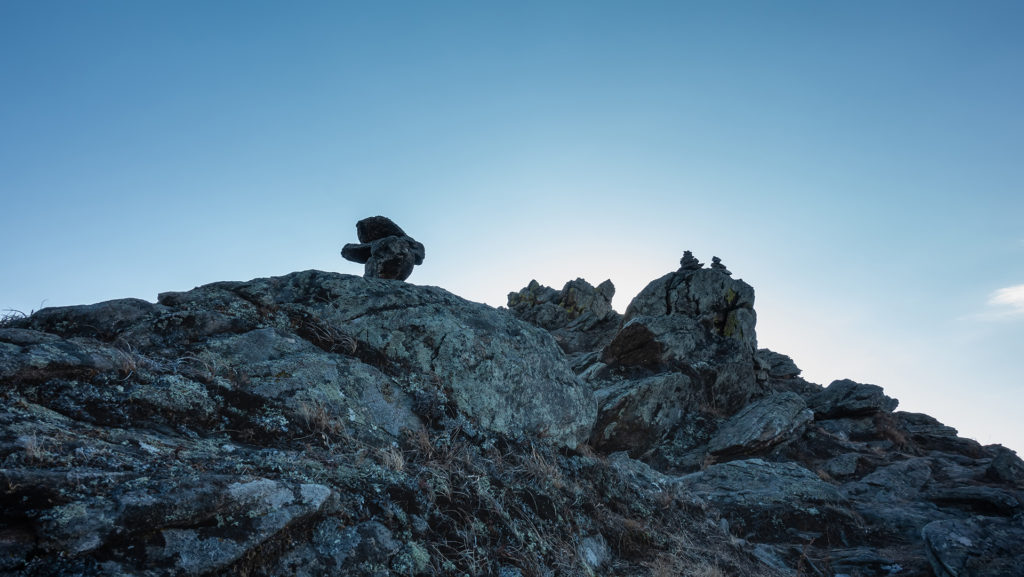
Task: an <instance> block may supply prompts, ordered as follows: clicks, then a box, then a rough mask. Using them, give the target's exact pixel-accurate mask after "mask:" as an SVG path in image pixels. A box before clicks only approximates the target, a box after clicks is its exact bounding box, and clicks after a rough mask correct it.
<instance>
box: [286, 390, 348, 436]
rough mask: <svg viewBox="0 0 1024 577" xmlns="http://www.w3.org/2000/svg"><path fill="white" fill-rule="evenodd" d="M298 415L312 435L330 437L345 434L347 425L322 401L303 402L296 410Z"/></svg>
mask: <svg viewBox="0 0 1024 577" xmlns="http://www.w3.org/2000/svg"><path fill="white" fill-rule="evenodd" d="M296 414H297V415H298V417H299V419H301V421H302V425H303V427H305V429H306V430H307V431H309V432H310V433H314V434H319V435H329V436H335V435H342V434H344V433H345V423H344V422H343V421H342V420H341V419H339V418H337V417H336V416H335V415H334V413H333V412H332V411H331V410H330V408H329V407H328V406H327V405H326V404H325V403H323V402H322V401H319V400H315V399H310V400H305V401H302V402H301V403H299V406H298V408H297V409H296Z"/></svg>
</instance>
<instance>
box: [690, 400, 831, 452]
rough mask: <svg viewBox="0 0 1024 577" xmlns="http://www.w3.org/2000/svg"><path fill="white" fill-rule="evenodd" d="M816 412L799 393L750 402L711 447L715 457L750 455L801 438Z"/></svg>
mask: <svg viewBox="0 0 1024 577" xmlns="http://www.w3.org/2000/svg"><path fill="white" fill-rule="evenodd" d="M812 420H814V413H812V412H811V410H810V409H808V408H807V404H806V403H805V402H804V400H803V398H801V397H800V395H798V394H796V393H778V394H775V395H770V396H768V397H765V398H763V399H759V400H757V401H755V402H753V403H750V404H749V405H747V406H746V407H745V408H743V409H742V410H741V411H740V412H738V413H736V414H735V415H733V416H732V417H730V418H729V419H728V420H727V421H725V422H724V423H723V424H722V426H721V427H720V428H719V429H718V432H717V433H716V434H715V436H714V437H713V438H712V439H711V442H710V443H709V444H708V452H709V453H710V454H712V455H713V456H715V457H719V458H721V457H728V456H736V455H750V454H753V453H757V452H760V451H764V450H766V449H768V448H770V447H773V446H775V445H778V444H779V443H782V442H785V441H787V440H791V439H793V438H794V437H796V436H797V435H799V434H800V433H801V432H802V431H803V428H804V427H805V426H806V425H807V423H809V422H811V421H812Z"/></svg>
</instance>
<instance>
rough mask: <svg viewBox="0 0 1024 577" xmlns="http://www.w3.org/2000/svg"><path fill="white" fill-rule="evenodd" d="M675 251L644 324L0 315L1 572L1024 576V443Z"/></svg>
mask: <svg viewBox="0 0 1024 577" xmlns="http://www.w3.org/2000/svg"><path fill="white" fill-rule="evenodd" d="M377 224H382V225H387V223H377ZM391 224H392V225H393V223H391ZM396 228H397V227H396ZM398 230H399V231H400V229H398ZM393 232H395V230H394V229H390V228H387V227H386V226H385V227H384V229H381V230H376V232H374V231H373V230H369V229H368V230H365V231H363V230H361V231H360V240H370V241H371V242H373V240H372V239H371V237H375V236H377V235H378V234H383V233H393ZM385 238H395V235H393V234H392V235H390V236H388V235H385ZM681 264H682V267H681V268H680V270H678V271H676V272H674V273H671V274H669V275H666V276H665V277H662V278H661V279H658V280H656V281H654V282H653V283H651V284H650V285H649V286H648V287H647V288H646V289H645V290H644V291H643V292H642V293H641V294H640V295H638V297H637V298H636V299H635V300H634V302H633V303H632V304H631V305H630V307H629V309H628V310H627V314H626V315H625V316H624V317H620V316H619V315H618V314H617V313H615V312H614V311H613V310H612V309H611V307H610V300H611V295H612V287H611V283H602V284H600V285H598V286H597V287H594V286H592V285H590V284H589V283H586V281H583V280H582V279H577V280H575V281H570V282H569V283H566V285H565V286H564V287H563V288H562V290H560V291H559V290H555V289H551V288H548V287H542V286H540V285H539V284H537V283H530V285H528V286H527V287H526V288H524V289H523V290H521V291H519V292H517V293H512V295H510V300H509V305H510V310H503V309H497V310H496V309H493V308H490V307H487V306H485V305H481V304H477V303H472V302H468V301H466V300H464V299H461V298H459V297H457V296H455V295H452V294H451V293H448V292H446V291H444V290H442V289H440V288H436V287H417V286H414V285H409V284H406V283H404V282H400V281H397V280H392V279H381V278H363V277H358V276H351V275H340V274H333V273H325V272H320V271H305V272H297V273H293V274H289V275H286V276H281V277H274V278H262V279H254V280H251V281H247V282H221V283H213V284H209V285H205V286H202V287H199V288H196V289H194V290H191V291H187V292H173V293H164V294H161V295H160V296H159V298H158V302H157V303H148V302H145V301H140V300H137V299H124V300H119V301H110V302H106V303H99V304H96V305H87V306H78V307H61V308H54V309H45V310H43V311H40V312H38V313H36V314H34V315H32V316H31V317H28V318H24V319H20V320H16V321H14V322H11V321H3V322H0V574H2V575H4V576H8V575H9V576H11V577H43V576H48V575H82V576H88V577H94V576H100V575H103V576H106V575H114V576H127V575H141V576H145V577H162V576H164V575H232V576H234V575H238V576H242V575H245V576H252V577H257V576H264V577H269V576H271V575H273V576H278V575H281V576H284V575H287V576H293V577H299V576H301V577H312V576H314V575H351V576H353V577H379V576H381V575H414V576H430V575H463V574H468V575H507V576H515V575H567V576H571V577H583V576H588V577H590V576H593V575H596V574H601V575H603V574H608V575H629V576H635V577H640V576H643V577H647V576H649V575H661V574H671V575H689V574H691V573H693V572H694V571H701V574H704V573H705V572H708V574H710V572H711V570H710V569H708V570H707V571H703V569H706V568H708V567H714V568H716V569H715V572H719V573H722V574H729V575H764V576H771V577H774V576H780V577H781V576H782V575H794V574H799V575H803V574H807V575H810V574H815V575H832V574H836V575H841V574H845V575H851V576H853V575H862V576H883V575H885V576H890V575H934V576H935V577H954V576H955V577H996V576H1004V575H1017V574H1019V568H1020V566H1021V564H1022V563H1024V559H1022V558H1021V547H1020V543H1021V542H1022V541H1024V534H1022V533H1024V525H1022V519H1024V491H1022V488H1024V461H1022V460H1021V459H1020V458H1019V457H1018V456H1017V455H1016V454H1015V453H1014V452H1013V451H1011V450H1009V449H1006V448H1004V447H1000V446H997V445H996V446H982V445H980V444H979V443H977V442H975V441H972V440H970V439H963V438H960V437H958V436H957V432H956V430H955V429H954V428H952V427H949V426H946V425H944V424H942V423H940V422H938V421H937V420H935V419H934V418H932V417H929V416H928V415H923V414H917V413H906V412H894V409H895V408H896V405H897V403H896V400H895V399H892V398H890V397H888V396H886V395H885V394H884V391H883V390H882V388H881V387H878V386H875V385H866V384H860V383H856V382H853V381H848V380H840V381H835V382H833V383H832V384H831V385H830V386H829V387H827V388H823V387H821V386H820V385H816V384H814V383H809V382H807V381H804V380H803V379H801V378H800V376H799V375H800V370H799V368H798V367H797V366H796V363H794V362H793V360H792V359H790V358H789V357H786V356H785V355H782V354H779V353H775V352H772V351H769V350H766V349H760V350H758V349H757V348H756V339H755V335H754V313H753V308H752V307H753V298H754V297H753V289H751V288H750V287H749V285H747V284H746V283H744V282H743V281H738V280H735V279H733V278H732V277H731V275H729V274H727V273H728V271H726V270H725V269H724V268H722V265H721V264H720V262H716V261H714V260H713V263H712V268H704V267H703V265H701V264H700V261H699V260H697V259H696V258H695V257H693V255H692V254H689V255H684V258H683V260H682V261H681ZM716 264H717V265H718V266H715V265H716ZM623 321H624V322H623Z"/></svg>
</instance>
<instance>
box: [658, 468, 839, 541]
mask: <svg viewBox="0 0 1024 577" xmlns="http://www.w3.org/2000/svg"><path fill="white" fill-rule="evenodd" d="M674 486H675V488H676V491H678V492H679V494H680V495H681V496H684V497H685V498H688V499H694V498H696V499H702V500H704V501H707V502H709V503H710V504H711V505H713V506H714V507H715V508H716V509H717V510H719V511H720V512H721V513H722V515H723V516H724V517H725V518H726V519H728V521H729V525H730V528H731V531H732V532H733V533H734V534H736V535H739V536H741V537H745V538H748V539H757V540H758V541H768V542H778V541H780V540H782V539H786V538H793V536H792V535H787V533H786V530H787V529H789V530H793V531H802V532H810V533H817V534H826V533H828V534H829V535H830V538H833V537H839V536H840V535H842V534H843V533H844V532H846V531H847V530H848V529H849V528H850V527H852V526H853V525H854V524H855V522H854V519H853V517H852V516H850V515H849V514H848V513H846V512H845V510H844V507H845V499H844V498H843V497H842V496H841V495H840V493H839V491H837V490H836V488H835V487H833V486H832V485H830V484H828V483H826V482H824V481H822V480H821V479H819V478H818V477H817V476H816V475H815V474H814V473H812V472H810V471H808V470H807V469H805V468H803V467H801V466H799V465H797V464H795V463H770V462H767V461H763V460H761V459H747V460H742V461H730V462H728V463H720V464H717V465H711V466H710V467H708V468H707V469H705V470H704V471H701V472H699V473H692V474H690V475H685V476H683V477H679V478H677V479H676V480H675V481H674Z"/></svg>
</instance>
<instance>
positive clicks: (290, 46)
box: [0, 0, 1024, 454]
mask: <svg viewBox="0 0 1024 577" xmlns="http://www.w3.org/2000/svg"><path fill="white" fill-rule="evenodd" d="M1022 29H1024V4H1022V3H1020V2H1016V1H1000V0H988V1H986V2H974V3H968V2H946V1H943V0H926V1H923V0H907V1H901V2H891V1H881V0H866V1H860V2H838V1H836V2H831V1H813V2H812V1H807V2H804V1H789V0H784V1H780V2H761V1H739V0H737V1H732V2H710V1H709V2H689V1H683V0H679V1H671V2H655V1H645V0H638V1H630V2H626V1H616V2H607V1H600V0H587V1H579V2H577V1H550V0H548V1H543V2H534V1H516V2H501V1H493V2H490V1H488V2H481V1H468V0H467V1H462V2H455V1H446V0H439V1H437V2H419V1H409V2H401V1H396V0H391V1H388V0H385V1H381V2H344V1H340V0H339V1H331V2H314V1H303V2H270V1H259V0H255V1H244V2H243V1H237V0H222V1H218V2H207V1H202V2H200V1H192V0H175V1H170V0H153V1H149V2H138V1H135V0H125V1H112V0H93V1H90V2H76V1H71V0H64V1H52V0H33V1H31V2H28V1H24V0H0V211H2V214H3V217H4V218H3V219H2V225H0V247H2V248H0V250H2V253H0V256H2V258H0V311H9V310H14V311H21V312H24V313H29V312H31V311H33V310H38V309H39V308H42V307H47V306H64V305H74V304H87V303H94V302H100V301H104V300H110V299H116V298H127V297H135V298H142V299H146V300H149V301H155V300H156V297H157V294H159V293H161V292H165V291H182V290H188V289H191V288H193V287H195V286H199V285H202V284H206V283H210V282H215V281H221V280H248V279H251V278H256V277H265V276H275V275H283V274H287V273H289V272H293V271H298V270H306V269H312V268H315V269H322V270H328V271H337V272H343V273H350V274H362V266H361V265H358V264H355V263H350V262H347V261H345V260H343V259H342V258H341V257H340V255H339V251H340V249H341V247H342V246H343V245H344V244H345V243H348V242H355V241H356V238H355V226H354V225H355V222H356V221H358V220H359V219H361V218H364V217H367V216H373V215H378V214H381V215H386V216H388V217H390V218H392V219H393V220H395V221H396V222H397V223H398V224H399V225H400V226H402V227H403V228H404V229H405V230H406V232H408V233H409V234H410V235H411V236H413V237H415V238H416V239H417V240H419V241H420V242H422V243H423V244H424V245H425V246H426V260H425V261H424V264H423V265H422V266H420V267H417V269H416V270H415V272H414V273H413V275H412V276H411V277H410V279H409V281H410V282H413V283H416V284H424V285H436V286H441V287H443V288H445V289H447V290H450V291H451V292H453V293H455V294H458V295H460V296H462V297H464V298H467V299H470V300H474V301H478V302H485V303H487V304H490V305H493V306H502V305H505V304H506V295H507V293H509V292H510V291H516V290H518V289H520V288H521V287H523V286H525V285H526V284H527V283H529V281H530V280H531V279H536V280H537V281H539V282H541V283H542V284H546V285H549V286H554V287H556V288H560V287H561V286H562V285H563V284H564V283H565V282H566V281H568V280H572V279H575V278H577V277H582V278H585V279H587V280H588V281H590V282H591V283H592V284H595V285H596V284H598V283H599V282H601V281H603V280H605V279H611V280H612V281H613V283H614V284H615V286H616V288H617V292H616V296H615V300H614V301H613V304H614V306H615V307H616V308H617V309H618V310H620V311H622V310H624V309H625V307H626V305H628V303H629V300H630V299H631V298H632V297H633V296H634V295H636V293H638V292H639V291H640V290H641V289H642V288H643V287H644V286H645V285H646V284H647V283H648V282H650V281H651V280H654V279H656V278H658V277H660V276H662V275H664V274H665V273H668V272H671V271H673V270H675V269H676V268H678V266H679V258H680V257H681V256H682V253H683V251H684V250H692V251H693V252H694V254H695V255H696V256H697V257H698V258H700V259H701V260H703V261H704V262H710V260H711V258H712V256H719V257H721V258H722V260H723V262H724V263H725V264H726V266H728V267H729V268H730V270H732V271H733V274H734V277H735V278H742V279H744V280H745V281H747V282H748V283H750V284H751V285H752V286H753V287H754V288H755V291H756V293H757V303H756V309H757V312H758V325H757V330H758V340H759V345H760V346H762V347H767V348H771V349H772V350H775V351H778V352H781V353H785V354H788V355H790V356H791V357H792V358H793V359H794V360H795V362H796V363H797V365H798V366H800V367H801V368H802V369H803V370H804V377H805V378H807V379H809V380H811V381H813V382H817V383H820V384H823V385H827V384H828V383H829V382H831V381H832V380H834V379H840V378H850V379H854V380H856V381H859V382H865V383H873V384H877V385H881V386H883V387H884V388H885V390H886V392H887V393H888V394H889V395H890V396H893V397H895V398H898V399H899V400H900V409H901V410H907V411H913V412H923V413H928V414H930V415H932V416H934V417H936V418H938V419H939V420H940V421H942V422H943V423H945V424H948V425H950V426H953V427H955V428H957V429H958V430H959V431H960V434H961V435H963V436H966V437H970V438H974V439H977V440H978V441H980V442H982V443H985V444H989V443H1001V444H1003V445H1005V446H1008V447H1010V448H1013V449H1015V450H1017V451H1018V452H1021V451H1024V423H1022V420H1024V419H1022V407H1024V363H1022V362H1021V361H1022V358H1024V354H1022V353H1024V35H1022V34H1021V33H1020V30H1022ZM7 314H11V313H7ZM1022 454H1024V453H1022Z"/></svg>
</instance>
